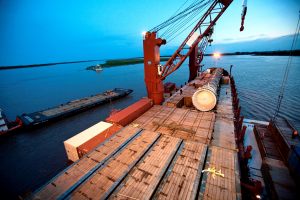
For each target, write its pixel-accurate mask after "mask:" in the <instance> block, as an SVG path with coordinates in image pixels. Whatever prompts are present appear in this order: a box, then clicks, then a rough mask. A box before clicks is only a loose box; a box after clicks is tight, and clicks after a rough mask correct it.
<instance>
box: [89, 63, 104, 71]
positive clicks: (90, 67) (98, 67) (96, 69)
mask: <svg viewBox="0 0 300 200" xmlns="http://www.w3.org/2000/svg"><path fill="white" fill-rule="evenodd" d="M86 69H87V70H93V71H96V72H100V71H102V70H103V68H102V66H101V65H100V64H97V65H92V66H89V67H87V68H86Z"/></svg>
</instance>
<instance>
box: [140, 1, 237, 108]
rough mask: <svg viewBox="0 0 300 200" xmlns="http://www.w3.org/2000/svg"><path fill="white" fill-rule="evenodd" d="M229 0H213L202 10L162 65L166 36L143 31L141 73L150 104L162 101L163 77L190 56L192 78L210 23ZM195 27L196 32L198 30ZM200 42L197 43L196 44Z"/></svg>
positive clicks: (201, 55) (206, 38)
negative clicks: (142, 68)
mask: <svg viewBox="0 0 300 200" xmlns="http://www.w3.org/2000/svg"><path fill="white" fill-rule="evenodd" d="M232 1H233V0H214V1H213V2H212V4H211V6H210V7H209V8H208V10H207V11H206V12H205V14H204V15H203V16H202V17H201V19H200V20H199V21H198V22H197V24H196V25H195V27H194V28H193V29H192V31H191V32H190V33H189V35H188V36H187V37H186V38H185V40H184V41H183V42H182V44H181V45H180V46H179V47H178V49H177V50H176V51H175V52H174V54H173V55H172V56H171V57H170V58H169V60H168V61H167V62H166V63H165V65H161V64H160V51H159V49H160V46H161V45H164V44H166V40H164V39H162V38H157V33H156V31H154V32H147V33H146V34H145V38H144V40H143V47H144V73H145V83H146V87H147V93H148V97H149V98H150V99H153V101H154V104H161V103H162V102H163V92H164V89H163V82H162V81H163V80H164V79H165V78H166V77H167V76H168V75H170V74H171V73H173V72H174V71H175V70H177V69H178V68H179V67H180V66H181V65H182V63H183V62H184V61H185V60H186V58H187V57H190V64H189V67H190V78H189V80H191V79H193V78H195V76H196V73H197V70H198V67H199V64H200V62H201V61H202V58H203V52H204V49H205V48H206V46H207V44H208V41H209V39H210V37H211V34H212V30H213V26H214V25H215V24H216V22H217V20H218V19H219V18H220V16H221V15H222V14H223V13H224V12H225V10H226V9H227V8H228V6H229V5H230V4H231V3H232ZM198 30H199V33H198ZM199 44H200V45H199Z"/></svg>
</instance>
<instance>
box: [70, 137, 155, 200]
mask: <svg viewBox="0 0 300 200" xmlns="http://www.w3.org/2000/svg"><path fill="white" fill-rule="evenodd" d="M159 136H160V135H159V134H158V133H155V132H150V131H143V132H142V133H141V135H139V136H138V137H137V138H136V139H135V140H133V141H132V142H131V143H130V144H129V145H128V146H127V147H126V148H125V149H124V150H122V151H120V152H118V154H117V155H116V156H113V157H112V158H110V159H109V160H108V161H107V162H106V163H105V165H104V167H102V168H100V169H99V170H97V171H96V172H95V173H94V174H93V175H92V176H91V177H90V178H89V179H88V180H86V181H85V182H84V183H83V184H82V185H81V186H80V187H78V188H77V189H76V190H75V191H74V192H73V193H72V194H71V195H70V197H71V198H75V199H101V198H106V197H107V196H108V195H109V194H110V193H111V192H112V191H113V190H114V189H115V187H116V186H117V184H118V183H119V182H120V181H122V179H123V178H124V177H125V176H126V175H127V173H128V172H129V170H130V169H131V168H132V167H133V166H134V165H135V164H136V163H137V162H138V161H139V159H140V158H141V157H142V156H143V155H144V153H145V152H146V151H147V150H148V149H149V147H150V146H151V145H152V144H153V143H154V142H155V141H156V140H157V138H158V137H159Z"/></svg>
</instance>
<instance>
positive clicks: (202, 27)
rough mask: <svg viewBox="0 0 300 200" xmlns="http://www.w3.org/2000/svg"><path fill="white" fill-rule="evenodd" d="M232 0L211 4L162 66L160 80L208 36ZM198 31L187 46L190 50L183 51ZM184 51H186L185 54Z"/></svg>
mask: <svg viewBox="0 0 300 200" xmlns="http://www.w3.org/2000/svg"><path fill="white" fill-rule="evenodd" d="M231 2H232V0H227V1H226V0H223V1H222V0H215V1H214V2H213V4H212V5H211V6H210V7H209V9H208V10H207V11H206V13H205V14H204V15H203V16H202V18H201V19H200V20H199V22H198V23H197V24H196V26H195V27H194V28H193V29H192V31H191V32H190V34H189V35H188V36H187V37H186V38H185V40H184V41H183V42H182V44H181V45H180V46H179V47H178V49H177V50H176V51H175V53H174V54H173V55H172V56H171V57H170V59H169V60H168V61H167V62H166V64H165V65H164V66H163V70H162V75H161V78H162V79H165V78H166V77H167V76H168V75H170V74H171V73H173V72H174V71H175V70H177V69H178V68H179V67H180V66H181V64H182V63H183V62H184V61H185V60H186V58H187V57H188V56H189V55H190V54H191V52H192V51H193V49H194V48H195V47H196V46H197V45H198V44H199V42H200V41H201V40H202V39H203V38H204V37H208V36H209V32H210V30H211V28H212V27H213V26H214V25H215V23H216V21H217V20H218V19H219V17H220V16H221V15H222V14H223V13H224V11H225V10H226V9H227V7H228V6H229V5H230V3H231ZM198 29H199V32H200V34H198V35H197V37H196V38H194V41H192V44H191V45H189V46H190V48H188V49H185V47H186V45H187V43H188V42H189V41H190V39H193V38H192V37H193V36H194V35H195V33H196V31H197V30H198ZM185 50H187V51H186V52H185Z"/></svg>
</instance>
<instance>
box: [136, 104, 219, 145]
mask: <svg viewBox="0 0 300 200" xmlns="http://www.w3.org/2000/svg"><path fill="white" fill-rule="evenodd" d="M214 123H215V114H214V113H213V112H199V111H196V110H187V109H182V108H169V107H166V106H154V107H153V108H151V109H150V110H149V111H147V112H146V113H144V114H143V115H142V116H141V117H139V118H137V119H136V120H135V121H133V123H131V126H134V127H138V128H142V129H146V130H151V131H157V132H159V133H161V134H164V135H172V136H174V137H178V138H181V139H184V140H193V141H198V142H201V143H204V144H208V143H209V142H210V140H211V137H212V132H213V127H214Z"/></svg>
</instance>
